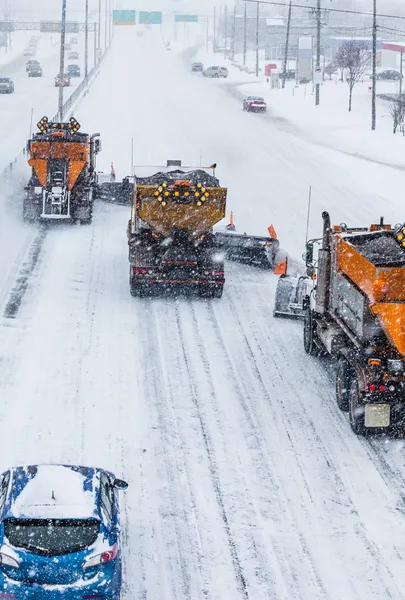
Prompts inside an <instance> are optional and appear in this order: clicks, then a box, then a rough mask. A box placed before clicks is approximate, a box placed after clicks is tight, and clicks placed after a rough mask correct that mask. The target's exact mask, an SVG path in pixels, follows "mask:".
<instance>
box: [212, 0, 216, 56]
mask: <svg viewBox="0 0 405 600" xmlns="http://www.w3.org/2000/svg"><path fill="white" fill-rule="evenodd" d="M216 48H217V9H216V7H215V6H214V31H213V36H212V51H213V52H215V50H216Z"/></svg>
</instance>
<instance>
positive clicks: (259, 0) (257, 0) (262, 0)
mask: <svg viewBox="0 0 405 600" xmlns="http://www.w3.org/2000/svg"><path fill="white" fill-rule="evenodd" d="M245 2H250V3H251V4H268V5H272V6H284V8H288V4H286V3H285V2H275V1H274V0H245ZM292 6H293V8H305V9H306V10H313V11H316V10H317V8H316V6H308V5H306V4H293V5H292ZM326 10H327V11H328V12H336V13H346V14H350V15H362V16H367V17H372V16H373V13H372V12H362V11H359V10H346V9H343V8H327V9H326ZM376 16H377V17H381V18H384V19H401V20H403V21H405V15H404V16H400V15H385V14H382V13H378V14H377V15H376Z"/></svg>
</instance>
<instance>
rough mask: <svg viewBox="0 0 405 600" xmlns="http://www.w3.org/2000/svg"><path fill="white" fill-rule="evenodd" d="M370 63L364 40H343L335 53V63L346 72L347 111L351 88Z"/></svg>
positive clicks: (351, 92) (350, 106) (351, 94)
mask: <svg viewBox="0 0 405 600" xmlns="http://www.w3.org/2000/svg"><path fill="white" fill-rule="evenodd" d="M369 63H370V53H369V51H368V49H367V44H366V42H363V41H362V40H348V41H347V42H343V44H342V45H341V46H340V48H339V50H338V52H337V54H336V64H337V66H338V67H339V69H341V70H342V72H343V71H345V72H346V79H347V83H348V84H349V112H350V111H351V110H352V96H353V88H354V86H355V85H356V83H358V82H359V81H360V79H361V78H362V76H363V75H364V73H365V71H366V69H367V67H368V65H369Z"/></svg>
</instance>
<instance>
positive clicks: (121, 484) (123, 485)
mask: <svg viewBox="0 0 405 600" xmlns="http://www.w3.org/2000/svg"><path fill="white" fill-rule="evenodd" d="M114 487H116V488H117V489H118V490H126V489H127V487H128V484H127V482H126V481H124V480H123V479H114Z"/></svg>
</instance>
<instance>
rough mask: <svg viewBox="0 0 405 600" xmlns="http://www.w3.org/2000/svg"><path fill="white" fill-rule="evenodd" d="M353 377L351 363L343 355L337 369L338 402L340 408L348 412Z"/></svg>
mask: <svg viewBox="0 0 405 600" xmlns="http://www.w3.org/2000/svg"><path fill="white" fill-rule="evenodd" d="M352 379H353V369H352V367H351V366H350V363H349V362H348V361H347V360H346V358H344V357H343V356H341V357H340V358H339V360H338V364H337V370H336V402H337V405H338V407H339V408H340V410H342V411H343V412H348V410H349V397H350V386H351V383H352Z"/></svg>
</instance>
